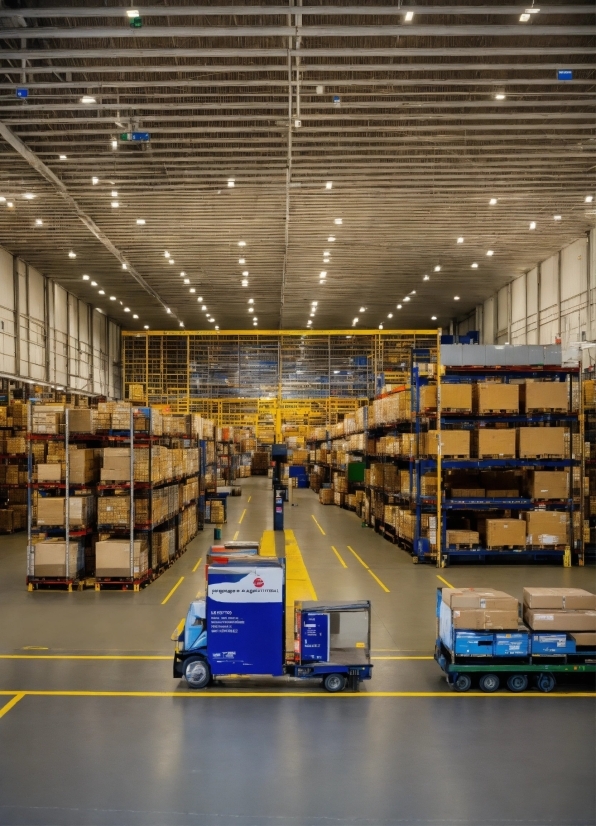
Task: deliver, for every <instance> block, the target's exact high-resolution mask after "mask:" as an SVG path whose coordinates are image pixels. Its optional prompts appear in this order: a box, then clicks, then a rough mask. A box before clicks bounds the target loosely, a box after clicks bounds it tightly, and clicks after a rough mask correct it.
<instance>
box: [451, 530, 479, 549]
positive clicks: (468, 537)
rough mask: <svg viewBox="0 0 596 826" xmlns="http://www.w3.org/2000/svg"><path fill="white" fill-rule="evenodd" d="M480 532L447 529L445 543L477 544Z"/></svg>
mask: <svg viewBox="0 0 596 826" xmlns="http://www.w3.org/2000/svg"><path fill="white" fill-rule="evenodd" d="M479 543H480V534H479V533H478V531H459V530H449V531H447V545H448V546H451V545H478V544H479Z"/></svg>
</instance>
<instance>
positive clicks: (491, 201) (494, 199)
mask: <svg viewBox="0 0 596 826" xmlns="http://www.w3.org/2000/svg"><path fill="white" fill-rule="evenodd" d="M488 203H489V206H495V205H496V203H497V199H496V198H491V199H490V201H489V202H488Z"/></svg>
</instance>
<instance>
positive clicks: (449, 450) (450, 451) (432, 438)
mask: <svg viewBox="0 0 596 826" xmlns="http://www.w3.org/2000/svg"><path fill="white" fill-rule="evenodd" d="M426 452H427V454H428V455H429V456H436V455H437V431H436V430H429V431H428V433H427V434H426ZM441 454H442V455H443V456H469V455H470V431H469V430H441Z"/></svg>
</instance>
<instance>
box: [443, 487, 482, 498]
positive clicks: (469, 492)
mask: <svg viewBox="0 0 596 826" xmlns="http://www.w3.org/2000/svg"><path fill="white" fill-rule="evenodd" d="M485 496H486V491H485V489H484V488H451V498H452V499H484V497H485Z"/></svg>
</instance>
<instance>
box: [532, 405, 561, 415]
mask: <svg viewBox="0 0 596 826" xmlns="http://www.w3.org/2000/svg"><path fill="white" fill-rule="evenodd" d="M534 413H538V414H539V413H563V414H564V415H566V414H567V413H569V410H568V409H567V408H566V407H533V408H532V409H531V410H528V409H527V408H526V415H528V416H532V415H533V414H534Z"/></svg>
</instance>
